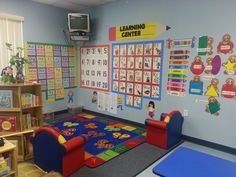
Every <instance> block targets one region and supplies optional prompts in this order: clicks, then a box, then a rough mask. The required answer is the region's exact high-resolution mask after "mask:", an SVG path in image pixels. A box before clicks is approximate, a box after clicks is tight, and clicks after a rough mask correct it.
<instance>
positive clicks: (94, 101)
mask: <svg viewBox="0 0 236 177" xmlns="http://www.w3.org/2000/svg"><path fill="white" fill-rule="evenodd" d="M97 97H98V92H97V91H93V95H92V103H95V104H97Z"/></svg>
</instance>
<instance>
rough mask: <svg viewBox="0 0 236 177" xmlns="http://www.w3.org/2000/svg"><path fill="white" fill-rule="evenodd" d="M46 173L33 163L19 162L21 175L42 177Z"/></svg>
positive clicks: (24, 176)
mask: <svg viewBox="0 0 236 177" xmlns="http://www.w3.org/2000/svg"><path fill="white" fill-rule="evenodd" d="M45 174H46V173H45V172H44V171H42V170H41V169H39V168H38V167H37V166H35V165H34V164H32V163H27V162H22V163H18V175H19V177H41V176H43V175H45Z"/></svg>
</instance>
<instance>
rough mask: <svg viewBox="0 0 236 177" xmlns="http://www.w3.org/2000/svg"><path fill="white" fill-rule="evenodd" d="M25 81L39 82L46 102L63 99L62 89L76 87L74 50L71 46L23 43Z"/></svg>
mask: <svg viewBox="0 0 236 177" xmlns="http://www.w3.org/2000/svg"><path fill="white" fill-rule="evenodd" d="M25 56H26V57H27V59H28V61H29V62H28V63H26V80H27V81H31V82H32V81H36V82H39V83H40V84H41V86H42V91H45V92H46V94H45V95H46V101H47V102H54V101H57V100H61V99H64V89H68V88H74V87H77V79H76V76H77V74H76V73H77V71H76V66H77V64H76V49H75V48H74V47H73V46H71V45H60V44H47V43H38V42H26V43H25Z"/></svg>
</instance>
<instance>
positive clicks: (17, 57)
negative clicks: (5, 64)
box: [6, 43, 28, 83]
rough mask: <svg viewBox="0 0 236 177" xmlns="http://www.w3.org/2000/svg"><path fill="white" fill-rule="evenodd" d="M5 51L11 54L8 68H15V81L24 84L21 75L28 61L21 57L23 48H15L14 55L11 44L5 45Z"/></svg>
mask: <svg viewBox="0 0 236 177" xmlns="http://www.w3.org/2000/svg"><path fill="white" fill-rule="evenodd" d="M6 46H7V49H8V50H9V51H10V52H11V58H10V61H9V64H10V67H12V66H15V67H16V81H17V82H18V83H19V82H24V74H23V68H24V64H25V63H28V60H27V59H25V58H24V57H23V51H24V48H22V47H17V48H16V53H14V51H13V49H12V44H10V43H6Z"/></svg>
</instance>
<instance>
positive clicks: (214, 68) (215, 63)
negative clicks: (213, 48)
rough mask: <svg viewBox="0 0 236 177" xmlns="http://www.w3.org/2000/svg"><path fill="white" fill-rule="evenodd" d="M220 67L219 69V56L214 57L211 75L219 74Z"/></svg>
mask: <svg viewBox="0 0 236 177" xmlns="http://www.w3.org/2000/svg"><path fill="white" fill-rule="evenodd" d="M220 67H221V58H220V56H219V55H216V56H215V57H214V58H213V59H212V71H211V73H212V74H214V75H216V74H218V73H219V72H220Z"/></svg>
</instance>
